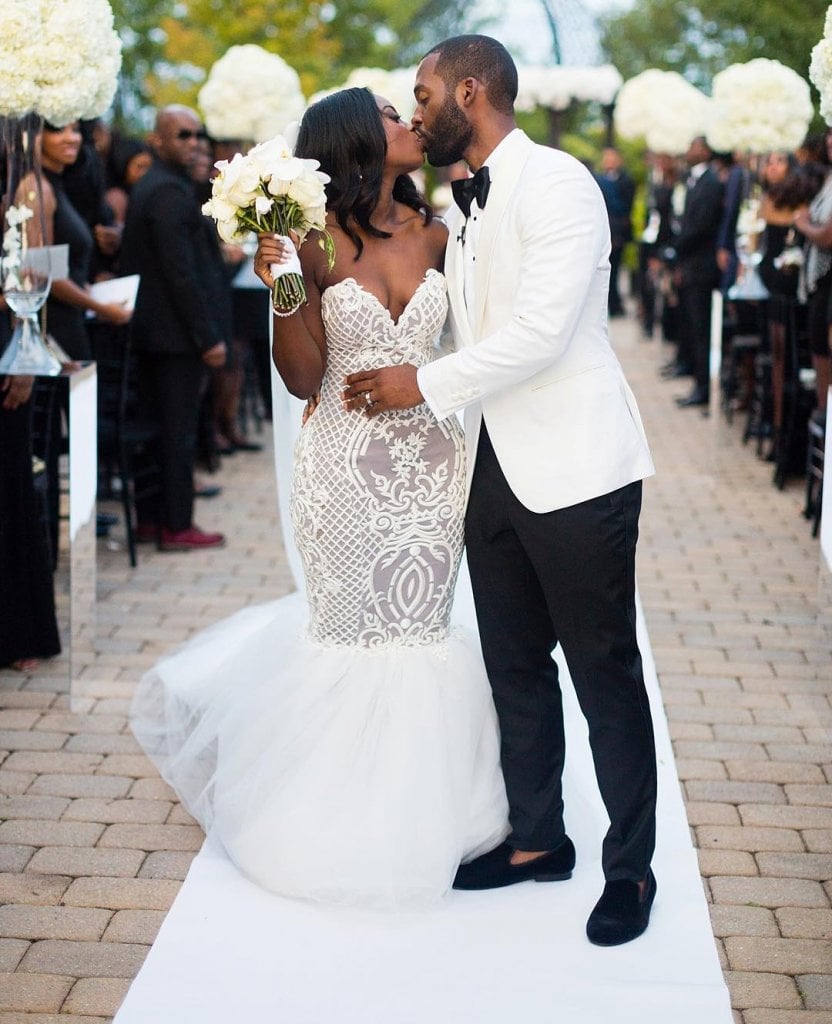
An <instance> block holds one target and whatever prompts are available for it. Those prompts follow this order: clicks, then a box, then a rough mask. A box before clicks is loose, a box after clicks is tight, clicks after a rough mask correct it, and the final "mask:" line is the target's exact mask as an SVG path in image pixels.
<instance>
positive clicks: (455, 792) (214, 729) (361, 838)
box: [132, 594, 508, 907]
mask: <svg viewBox="0 0 832 1024" xmlns="http://www.w3.org/2000/svg"><path fill="white" fill-rule="evenodd" d="M306 615H307V606H306V602H305V600H304V599H303V597H302V596H301V595H299V594H292V595H290V596H289V597H285V598H281V599H280V600H278V601H274V602H270V603H268V604H263V605H258V606H255V607H251V608H247V609H245V610H243V611H241V612H239V613H237V614H236V615H234V616H232V617H231V618H230V619H227V620H225V621H223V622H221V623H219V624H217V625H215V626H212V627H211V628H209V629H207V630H206V631H204V632H202V633H200V634H199V635H198V636H196V637H195V638H194V639H193V640H192V641H190V642H189V643H188V644H187V645H186V646H185V647H184V648H182V649H181V650H179V651H178V652H176V653H175V654H173V655H171V656H170V657H167V658H165V659H163V660H162V661H161V662H160V663H159V664H158V665H157V666H156V667H155V668H154V669H153V670H152V671H151V672H149V673H148V674H147V675H145V677H144V678H143V679H142V681H141V684H140V686H139V689H138V691H137V693H136V696H135V699H134V703H133V709H132V725H133V730H134V732H135V734H136V736H137V738H138V739H139V741H140V743H141V744H142V746H143V747H144V749H145V750H146V751H147V753H148V754H149V755H150V757H151V758H152V759H153V760H154V762H155V763H156V765H157V766H158V768H159V771H160V772H161V774H162V777H163V778H164V779H165V780H166V781H167V782H169V783H170V784H171V785H172V786H173V788H174V789H175V790H176V791H177V793H178V794H179V796H180V798H181V799H182V801H183V803H184V804H185V806H186V808H187V809H188V810H189V812H190V813H191V814H192V815H193V816H194V817H195V818H196V819H197V820H198V821H199V822H200V824H201V825H202V826H203V828H204V829H205V831H206V833H207V834H208V835H209V836H211V837H212V838H214V839H216V840H218V841H219V842H220V843H221V844H222V846H223V847H224V849H225V850H226V852H227V853H228V855H229V857H230V858H231V860H232V861H234V863H235V864H236V865H237V866H238V867H239V869H240V870H241V871H242V872H244V873H245V874H246V875H247V876H248V877H249V878H251V879H252V880H253V881H255V882H257V883H258V884H259V885H261V886H263V887H264V888H266V889H269V890H271V891H273V892H276V893H280V894H284V895H288V896H296V897H303V898H308V899H315V900H322V901H326V902H335V903H351V904H360V905H365V906H373V907H396V906H403V905H414V904H420V903H427V902H431V901H434V900H436V899H437V898H438V897H440V896H441V895H442V894H443V893H445V892H446V891H447V890H448V889H449V887H450V885H451V883H452V881H453V876H454V873H455V871H456V868H457V866H458V865H459V863H460V862H461V861H463V860H468V859H471V858H472V857H475V856H477V855H478V854H480V853H483V852H486V851H487V850H489V849H491V848H493V847H494V846H496V845H497V844H498V843H499V842H500V841H501V840H502V839H503V838H504V837H505V835H506V834H507V832H508V825H507V813H508V810H507V804H506V798H505V789H504V785H503V780H502V776H501V774H500V770H499V739H498V731H497V723H496V716H495V712H494V706H493V703H492V699H491V691H490V688H489V685H488V682H487V678H486V674H485V668H484V666H483V663H482V657H481V654H480V650H479V645H478V643H477V642H476V641H475V640H474V638H473V637H472V636H471V635H470V634H467V633H466V632H465V631H464V630H461V629H455V630H453V631H452V633H451V635H450V636H449V638H448V639H447V640H446V641H445V642H443V643H439V644H433V645H426V646H415V647H414V646H401V645H387V646H384V647H381V648H378V649H368V648H366V647H343V646H333V647H326V646H322V645H320V644H317V643H314V642H312V641H310V640H308V639H306V638H305V635H304V625H305V619H306Z"/></svg>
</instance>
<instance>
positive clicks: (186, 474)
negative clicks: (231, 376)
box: [121, 106, 227, 551]
mask: <svg viewBox="0 0 832 1024" xmlns="http://www.w3.org/2000/svg"><path fill="white" fill-rule="evenodd" d="M203 135H204V132H203V129H202V125H201V124H200V121H199V117H198V116H197V115H196V113H195V112H194V111H192V110H190V109H189V108H187V107H182V106H170V107H165V108H164V109H162V110H160V111H159V112H158V114H157V116H156V125H155V129H154V131H153V133H152V134H151V136H150V139H149V141H150V145H151V148H152V150H153V152H154V161H153V166H152V167H151V168H150V170H149V171H148V172H147V173H146V174H145V175H144V177H142V178H141V179H140V180H139V181H138V182H137V184H136V185H135V187H134V189H133V192H132V195H131V197H130V204H129V206H128V210H127V221H126V224H125V227H124V238H123V244H122V259H121V266H122V272H123V273H125V274H130V273H136V274H140V275H141V284H140V285H139V292H138V296H137V298H136V311H135V316H134V320H133V339H134V345H135V348H136V350H137V354H138V360H139V367H138V370H139V387H140V393H141V397H142V401H143V404H144V406H145V409H146V412H147V413H148V414H150V415H153V416H155V417H156V419H157V420H158V422H159V424H160V426H161V432H162V441H161V445H160V451H159V453H158V454H159V460H160V466H161V483H162V502H161V510H160V512H159V510H157V507H156V504H155V502H151V501H150V500H149V499H146V500H145V501H143V502H140V503H139V504H138V508H137V512H138V519H139V524H138V535H139V538H140V539H155V536H156V529H155V521H156V517H157V515H158V514H160V515H161V539H160V547H161V549H162V550H163V551H188V550H191V549H195V548H210V547H220V546H222V545H223V544H224V543H225V537H224V536H223V534H221V533H206V532H204V531H203V530H201V529H200V528H199V527H198V526H196V525H195V524H194V521H193V503H194V484H193V473H194V462H195V458H196V443H197V423H198V417H199V400H200V393H201V389H202V382H203V377H204V373H205V368H206V367H210V368H216V367H219V366H222V365H223V364H224V363H225V357H226V341H227V336H223V333H222V331H221V330H220V329H219V328H218V326H217V323H216V321H215V319H214V318H213V316H212V314H211V303H212V293H211V290H210V288H209V287H207V286H206V282H208V281H210V279H211V274H212V257H211V254H210V252H209V249H208V244H207V234H206V231H205V218H204V217H203V215H202V211H201V210H200V207H199V203H198V201H197V197H196V194H195V191H194V184H193V181H192V180H191V177H190V171H191V167H192V166H193V164H194V161H195V160H196V158H197V153H198V147H199V140H200V138H201V137H202V136H203Z"/></svg>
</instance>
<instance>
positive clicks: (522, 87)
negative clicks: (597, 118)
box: [516, 64, 621, 111]
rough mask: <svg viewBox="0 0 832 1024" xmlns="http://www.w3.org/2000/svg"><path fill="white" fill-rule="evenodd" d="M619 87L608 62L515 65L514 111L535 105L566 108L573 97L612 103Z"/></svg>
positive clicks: (586, 100)
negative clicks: (597, 64)
mask: <svg viewBox="0 0 832 1024" xmlns="http://www.w3.org/2000/svg"><path fill="white" fill-rule="evenodd" d="M620 87H621V75H620V74H619V72H618V70H617V69H616V68H614V67H613V66H612V65H611V64H603V65H600V66H598V67H560V66H558V67H534V66H521V67H519V68H518V92H517V103H516V107H517V109H518V110H523V111H531V110H534V109H535V107H548V108H549V109H550V110H566V108H567V107H568V106H569V105H570V103H572V101H573V100H577V101H578V102H579V103H580V102H588V101H593V100H594V101H595V102H597V103H603V104H604V105H607V104H609V103H612V101H613V99H614V98H615V94H616V93H617V92H618V90H619V88H620Z"/></svg>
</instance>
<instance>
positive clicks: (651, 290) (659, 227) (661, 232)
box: [639, 153, 677, 340]
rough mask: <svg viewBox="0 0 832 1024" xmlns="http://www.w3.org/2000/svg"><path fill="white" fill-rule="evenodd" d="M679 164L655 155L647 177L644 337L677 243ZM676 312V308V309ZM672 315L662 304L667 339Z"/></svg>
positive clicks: (642, 243) (648, 334)
mask: <svg viewBox="0 0 832 1024" xmlns="http://www.w3.org/2000/svg"><path fill="white" fill-rule="evenodd" d="M676 177H677V175H676V161H675V159H674V158H673V157H672V156H669V155H668V154H667V153H651V154H650V155H649V170H648V177H647V201H646V206H647V210H646V223H645V227H644V231H643V232H642V236H641V241H640V243H639V280H640V286H641V294H640V303H639V306H640V309H639V312H640V316H641V323H642V328H643V330H644V336H645V337H647V338H651V337H652V336H653V328H654V325H655V318H656V307H657V303H658V299H659V297H660V295H662V289H663V285H664V268H665V263H664V250H665V249H666V248H667V247H668V246H669V245H672V243H673V226H672V210H671V201H672V196H673V189H674V187H675V185H676ZM672 309H675V307H672ZM670 315H671V311H670V309H669V308H668V303H667V302H664V303H663V304H662V329H663V334H664V336H665V339H666V340H671V338H669V337H668V333H670V335H672V334H673V332H672V329H671V330H670V331H668V325H667V321H668V319H669V317H670Z"/></svg>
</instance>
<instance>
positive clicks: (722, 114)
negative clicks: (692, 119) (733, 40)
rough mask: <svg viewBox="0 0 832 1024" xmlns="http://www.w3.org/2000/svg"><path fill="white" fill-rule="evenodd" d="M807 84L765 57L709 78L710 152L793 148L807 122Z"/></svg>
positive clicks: (809, 101) (809, 109) (809, 102)
mask: <svg viewBox="0 0 832 1024" xmlns="http://www.w3.org/2000/svg"><path fill="white" fill-rule="evenodd" d="M812 114H813V109H812V98H811V95H810V93H809V83H808V82H807V81H806V80H805V79H804V78H801V77H800V75H799V74H798V73H797V72H796V71H792V69H791V68H788V67H786V66H785V64H781V63H780V62H779V61H776V60H769V59H768V58H767V57H757V58H755V59H754V60H750V61H748V63H747V64H732V65H731V66H730V67H727V68H726V69H725V70H724V71H720V72H719V74H717V75H714V81H713V100H712V104H711V117H710V122H709V125H708V130H707V133H706V134H707V139H708V144H709V145H710V146H711V147H712V148H713V149H715V150H720V151H724V152H732V151H736V150H742V151H744V152H746V153H768V152H770V151H771V150H778V149H782V150H793V149H796V148H797V147H798V146H799V145H800V143H801V142H802V141H803V139H804V137H805V136H806V130H807V129H808V127H809V122H810V121H811V120H812Z"/></svg>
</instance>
